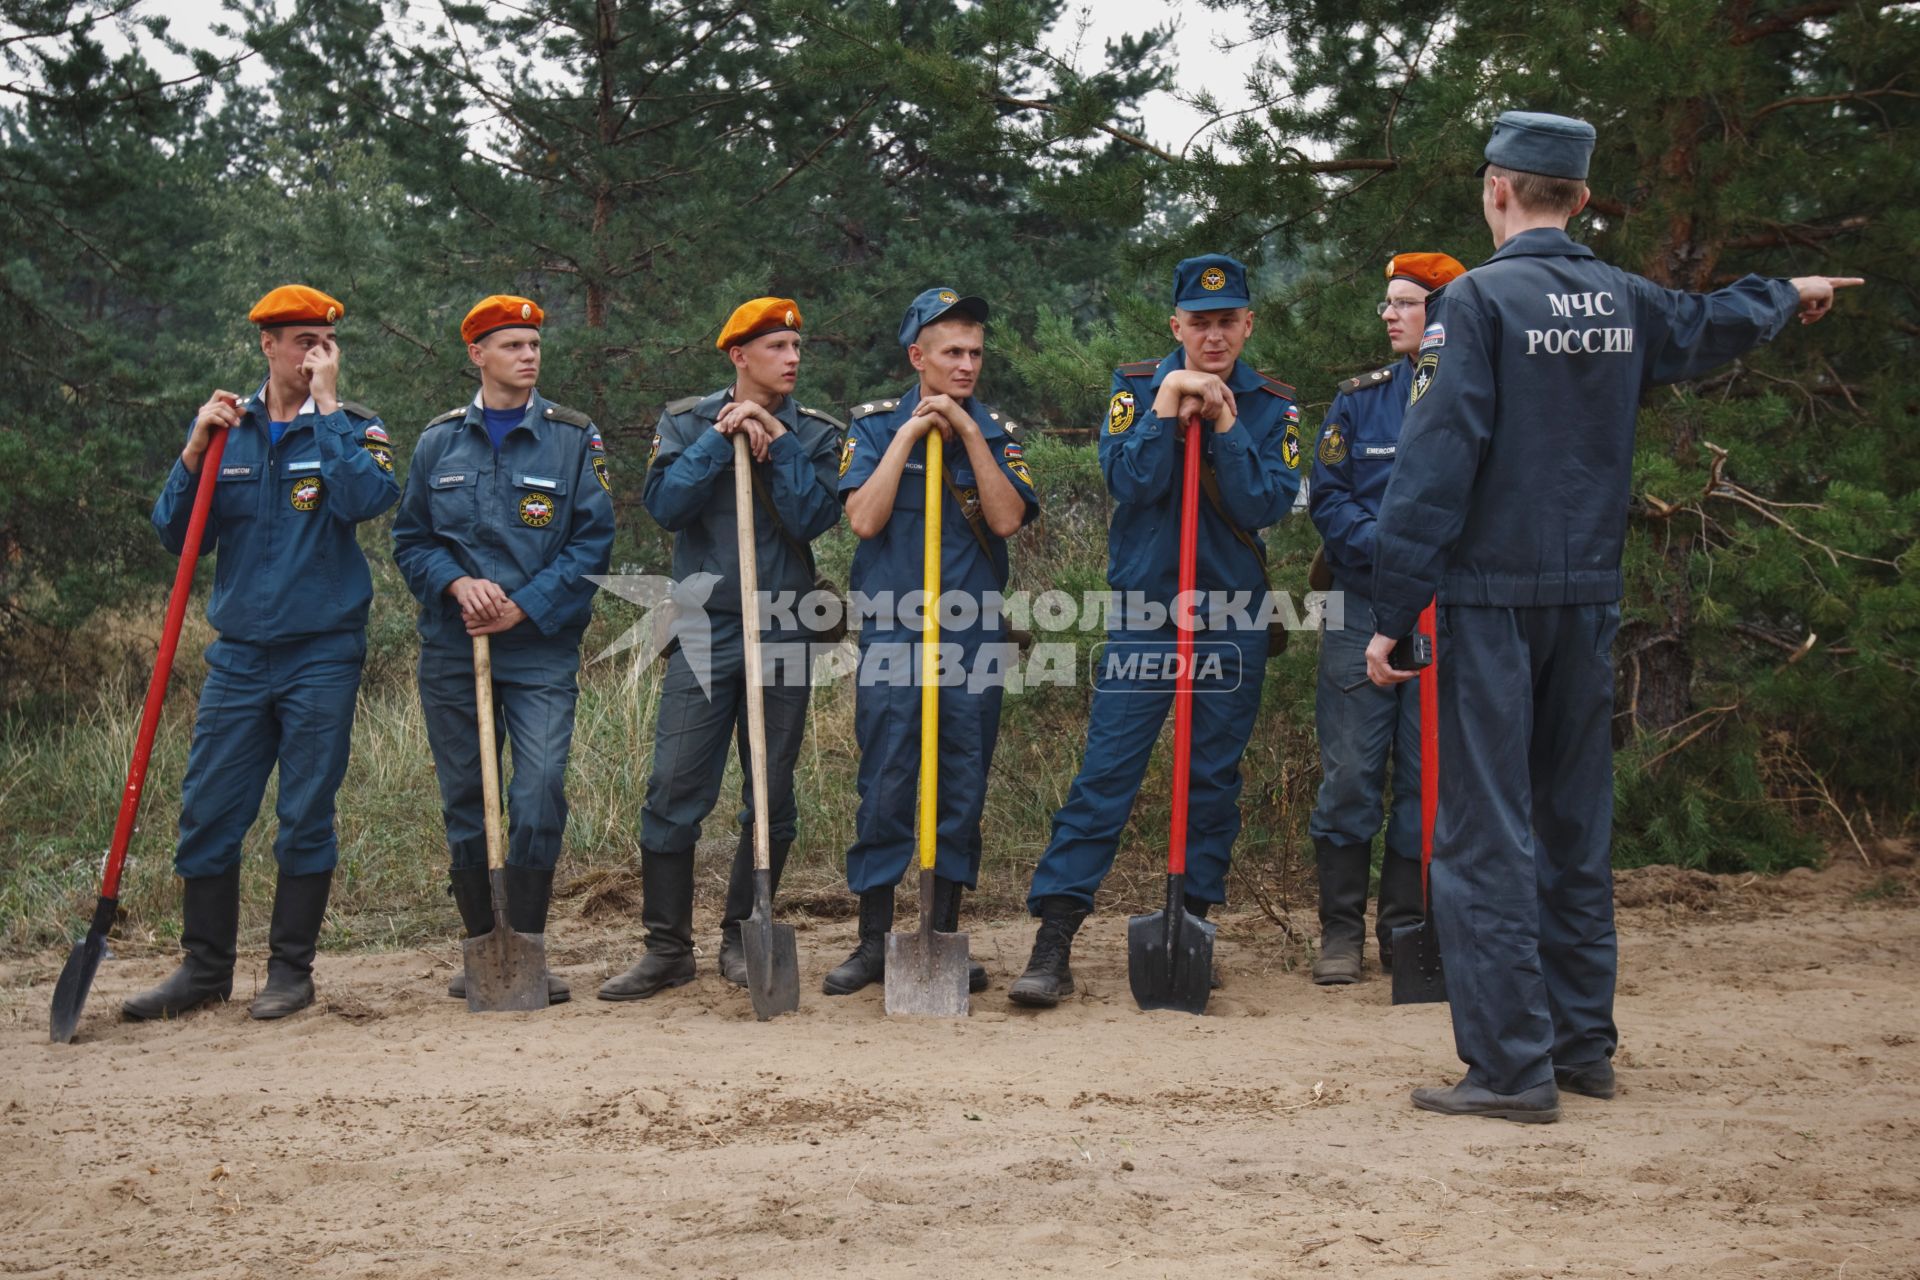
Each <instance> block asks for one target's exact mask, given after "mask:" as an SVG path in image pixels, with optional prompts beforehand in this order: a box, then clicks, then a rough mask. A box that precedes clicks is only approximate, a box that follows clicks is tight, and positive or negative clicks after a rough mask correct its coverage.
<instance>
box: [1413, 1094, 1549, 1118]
mask: <svg viewBox="0 0 1920 1280" xmlns="http://www.w3.org/2000/svg"><path fill="white" fill-rule="evenodd" d="M1413 1105H1414V1106H1416V1107H1418V1108H1419V1109H1420V1110H1422V1111H1431V1112H1433V1113H1434V1114H1435V1115H1440V1116H1483V1117H1485V1118H1486V1119H1489V1120H1511V1121H1513V1123H1515V1124H1552V1123H1554V1122H1555V1121H1557V1120H1559V1119H1560V1108H1558V1107H1554V1108H1553V1109H1552V1110H1550V1111H1537V1110H1531V1109H1529V1110H1521V1109H1518V1108H1514V1107H1488V1108H1486V1109H1485V1110H1473V1111H1455V1110H1452V1109H1450V1108H1447V1107H1436V1106H1434V1105H1433V1104H1432V1103H1430V1102H1426V1101H1423V1100H1422V1099H1419V1098H1415V1099H1414V1100H1413Z"/></svg>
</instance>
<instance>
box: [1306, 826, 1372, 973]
mask: <svg viewBox="0 0 1920 1280" xmlns="http://www.w3.org/2000/svg"><path fill="white" fill-rule="evenodd" d="M1371 852H1372V846H1370V845H1364V844H1347V845H1339V844H1334V843H1333V842H1331V841H1328V840H1316V841H1314V865H1315V869H1316V870H1318V871H1319V873H1320V954H1319V955H1318V956H1317V957H1315V958H1314V961H1313V980H1314V982H1316V983H1318V984H1319V985H1320V986H1323V987H1338V986H1345V985H1346V984H1348V983H1350V982H1358V981H1360V952H1361V948H1362V947H1363V946H1364V945H1365V943H1366V939H1367V871H1368V869H1367V859H1368V857H1369V855H1370V854H1371Z"/></svg>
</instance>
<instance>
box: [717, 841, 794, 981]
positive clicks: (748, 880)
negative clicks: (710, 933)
mask: <svg viewBox="0 0 1920 1280" xmlns="http://www.w3.org/2000/svg"><path fill="white" fill-rule="evenodd" d="M792 848H793V841H791V840H775V841H773V843H772V844H771V845H770V846H769V847H768V849H767V868H768V870H769V871H771V872H772V877H771V880H772V887H771V888H770V889H769V890H768V894H767V896H768V897H769V898H772V897H773V896H775V895H776V894H778V893H779V892H780V873H781V872H782V871H784V870H786V868H787V853H788V851H789V850H791V849H792ZM769 905H771V903H769ZM752 914H753V828H752V827H742V828H741V830H740V845H739V847H738V848H736V849H735V850H734V851H733V870H732V871H731V872H730V873H729V874H728V876H727V905H726V908H725V909H724V910H723V911H722V912H721V913H720V976H721V977H723V978H725V979H726V980H727V981H728V982H731V983H732V984H733V985H734V986H736V987H744V986H746V985H747V952H746V948H744V947H742V946H741V945H740V922H741V921H742V920H745V919H746V918H747V917H748V916H750V915H752Z"/></svg>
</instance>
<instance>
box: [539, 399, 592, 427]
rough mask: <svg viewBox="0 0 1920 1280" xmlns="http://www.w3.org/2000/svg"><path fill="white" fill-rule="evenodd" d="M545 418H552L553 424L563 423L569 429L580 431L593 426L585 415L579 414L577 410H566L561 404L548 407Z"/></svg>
mask: <svg viewBox="0 0 1920 1280" xmlns="http://www.w3.org/2000/svg"><path fill="white" fill-rule="evenodd" d="M547 416H548V417H549V418H552V419H553V420H554V421H555V422H564V423H566V424H567V425H568V426H570V427H579V428H581V429H582V430H585V429H586V428H588V427H591V426H592V425H593V419H592V418H589V417H588V416H587V415H586V414H584V413H582V412H580V411H579V410H578V409H569V408H567V406H565V405H563V404H550V405H548V406H547Z"/></svg>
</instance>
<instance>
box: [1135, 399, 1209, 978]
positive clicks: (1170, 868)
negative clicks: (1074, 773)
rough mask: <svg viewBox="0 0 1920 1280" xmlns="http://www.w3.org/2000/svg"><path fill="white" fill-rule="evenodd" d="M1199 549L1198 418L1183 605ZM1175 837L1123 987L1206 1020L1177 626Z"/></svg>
mask: <svg viewBox="0 0 1920 1280" xmlns="http://www.w3.org/2000/svg"><path fill="white" fill-rule="evenodd" d="M1199 544H1200V419H1199V417H1198V416H1194V417H1190V418H1188V419H1187V443H1186V471H1185V473H1184V474H1183V475H1182V477H1181V482H1180V596H1179V597H1177V598H1176V607H1177V601H1178V599H1180V598H1184V599H1187V600H1192V599H1193V594H1192V593H1193V591H1194V582H1195V578H1196V576H1197V574H1196V566H1195V561H1196V559H1197V558H1198V554H1199ZM1173 644H1174V658H1175V673H1174V686H1173V830H1172V833H1171V835H1170V836H1169V838H1168V841H1167V905H1166V907H1165V908H1164V909H1162V910H1160V911H1156V912H1153V913H1152V914H1151V915H1144V916H1132V917H1130V918H1129V919H1128V920H1127V982H1128V984H1129V985H1130V986H1132V988H1133V1002H1134V1003H1135V1004H1137V1005H1139V1006H1140V1007H1141V1008H1142V1009H1178V1010H1180V1011H1181V1012H1183V1013H1196V1014H1197V1013H1205V1012H1206V1011H1207V996H1208V994H1209V993H1210V992H1211V990H1212V987H1213V934H1214V926H1213V925H1212V924H1210V923H1209V922H1207V921H1205V920H1202V919H1200V918H1199V917H1198V916H1195V915H1193V914H1191V913H1189V912H1188V910H1187V790H1188V783H1189V781H1190V779H1189V777H1188V775H1189V774H1190V773H1191V772H1192V769H1193V632H1192V631H1190V630H1188V629H1187V628H1186V627H1183V626H1181V625H1180V623H1179V618H1178V616H1177V615H1176V617H1175V620H1174V640H1173Z"/></svg>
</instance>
